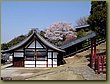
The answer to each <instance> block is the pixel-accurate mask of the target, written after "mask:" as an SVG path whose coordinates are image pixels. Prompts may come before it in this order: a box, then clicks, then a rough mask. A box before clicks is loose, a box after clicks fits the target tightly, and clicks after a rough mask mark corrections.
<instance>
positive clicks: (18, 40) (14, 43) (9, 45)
mask: <svg viewBox="0 0 110 84" xmlns="http://www.w3.org/2000/svg"><path fill="white" fill-rule="evenodd" d="M25 38H26V35H20V36H18V37H16V38H14V39H12V40H11V41H10V42H8V43H3V44H1V49H2V50H6V49H8V48H9V47H12V46H14V45H16V44H18V43H19V42H21V41H23V40H24V39H25Z"/></svg>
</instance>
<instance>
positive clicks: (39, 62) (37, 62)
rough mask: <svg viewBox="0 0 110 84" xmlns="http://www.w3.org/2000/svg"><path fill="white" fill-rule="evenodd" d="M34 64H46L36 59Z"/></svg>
mask: <svg viewBox="0 0 110 84" xmlns="http://www.w3.org/2000/svg"><path fill="white" fill-rule="evenodd" d="M36 64H47V62H46V61H36Z"/></svg>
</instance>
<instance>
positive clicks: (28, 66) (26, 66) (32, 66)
mask: <svg viewBox="0 0 110 84" xmlns="http://www.w3.org/2000/svg"><path fill="white" fill-rule="evenodd" d="M25 67H35V65H25Z"/></svg>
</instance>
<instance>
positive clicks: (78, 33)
mask: <svg viewBox="0 0 110 84" xmlns="http://www.w3.org/2000/svg"><path fill="white" fill-rule="evenodd" d="M85 34H86V32H85V31H84V30H83V29H81V30H80V31H78V32H77V38H80V37H82V36H84V35H85Z"/></svg>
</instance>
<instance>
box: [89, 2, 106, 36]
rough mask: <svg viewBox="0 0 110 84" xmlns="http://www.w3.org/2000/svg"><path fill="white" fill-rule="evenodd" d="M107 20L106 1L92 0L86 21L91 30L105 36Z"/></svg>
mask: <svg viewBox="0 0 110 84" xmlns="http://www.w3.org/2000/svg"><path fill="white" fill-rule="evenodd" d="M106 21H107V3H106V1H92V2H91V11H90V16H89V18H88V23H89V24H90V27H91V29H92V30H93V31H96V32H97V34H98V35H103V36H105V33H106Z"/></svg>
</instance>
